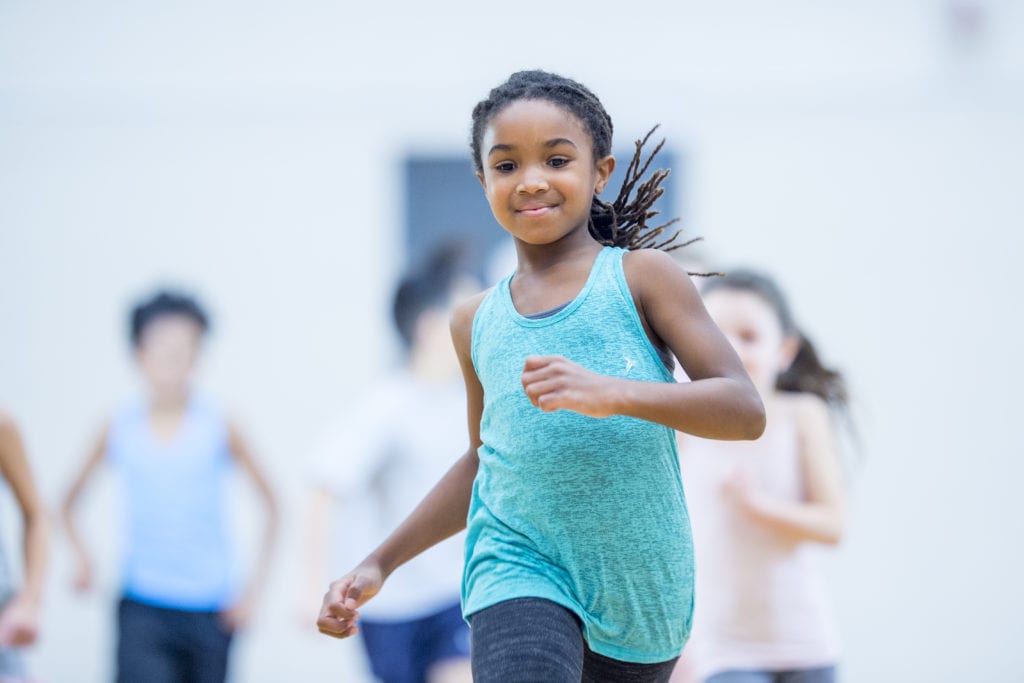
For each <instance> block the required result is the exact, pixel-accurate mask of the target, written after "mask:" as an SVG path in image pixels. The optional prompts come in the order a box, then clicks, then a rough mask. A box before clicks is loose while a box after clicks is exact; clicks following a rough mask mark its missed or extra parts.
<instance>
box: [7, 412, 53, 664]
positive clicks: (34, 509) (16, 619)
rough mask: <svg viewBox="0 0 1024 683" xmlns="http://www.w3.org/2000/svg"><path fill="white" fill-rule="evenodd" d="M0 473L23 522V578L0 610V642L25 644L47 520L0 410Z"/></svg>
mask: <svg viewBox="0 0 1024 683" xmlns="http://www.w3.org/2000/svg"><path fill="white" fill-rule="evenodd" d="M0 473H2V474H3V477H4V479H6V480H7V482H8V483H9V484H10V486H11V490H12V491H13V493H14V497H15V498H16V499H17V502H18V507H19V508H20V509H21V517H22V521H23V523H24V529H25V530H24V540H23V543H24V553H25V578H24V585H23V586H22V589H21V591H19V592H18V594H17V595H16V596H15V597H14V598H13V599H12V600H11V601H10V602H8V603H7V605H6V606H5V607H4V609H3V612H2V613H0V644H2V645H5V646H8V647H9V646H19V645H29V644H31V643H32V642H34V641H35V639H36V631H37V628H38V622H37V619H38V612H39V605H40V602H41V601H42V592H43V576H44V574H45V573H46V545H47V526H48V525H47V520H46V512H45V510H44V509H43V504H42V502H41V501H40V499H39V492H38V490H37V489H36V486H35V482H34V481H33V478H32V469H31V467H30V466H29V463H28V458H27V457H26V456H25V448H24V445H23V443H22V440H21V435H20V433H19V432H18V429H17V426H16V425H15V424H14V421H13V420H11V419H10V418H8V417H7V416H6V415H4V414H2V413H0Z"/></svg>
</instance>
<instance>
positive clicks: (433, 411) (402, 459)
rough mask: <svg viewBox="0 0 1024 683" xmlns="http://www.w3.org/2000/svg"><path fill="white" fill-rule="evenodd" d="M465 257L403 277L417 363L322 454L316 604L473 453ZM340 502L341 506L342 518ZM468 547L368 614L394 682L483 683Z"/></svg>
mask: <svg viewBox="0 0 1024 683" xmlns="http://www.w3.org/2000/svg"><path fill="white" fill-rule="evenodd" d="M458 260H459V251H458V250H457V249H455V248H453V247H452V246H445V247H442V248H441V249H439V250H438V251H437V253H435V254H433V255H432V257H431V258H430V259H429V260H428V261H427V262H426V263H425V264H423V265H421V266H420V267H419V268H417V269H414V270H412V271H411V272H410V273H408V274H407V275H406V276H405V277H403V278H402V280H401V282H400V283H399V285H398V287H397V288H396V291H395V294H394V301H393V308H392V312H393V318H394V323H395V329H396V331H397V332H398V334H399V336H400V337H401V339H402V341H403V343H404V345H405V351H406V354H405V360H404V362H403V363H402V366H401V367H400V368H398V369H397V370H396V371H394V372H392V373H390V374H389V375H388V376H387V377H385V378H384V379H383V381H381V382H379V383H378V384H377V385H376V386H375V387H374V389H373V390H372V391H371V392H370V393H369V394H368V395H365V396H361V397H360V398H359V400H358V401H356V402H355V405H354V406H353V407H352V409H351V410H350V411H346V415H345V418H344V419H343V420H342V421H340V422H339V424H337V425H336V426H335V427H334V428H333V429H332V430H331V431H330V432H329V433H328V434H326V435H325V437H324V438H323V439H322V442H321V443H320V445H319V447H318V448H317V452H316V453H315V458H314V468H313V472H312V473H313V494H312V498H311V500H310V514H309V531H310V534H309V535H308V538H307V547H306V551H307V552H306V560H307V562H306V568H307V570H308V577H307V581H306V586H307V587H308V588H311V589H313V590H316V591H317V593H316V599H319V595H320V593H319V589H320V587H321V586H322V582H323V576H324V571H323V570H324V569H325V566H326V565H327V564H328V563H329V564H330V565H331V566H332V567H335V566H338V560H340V561H343V562H345V563H346V564H347V563H351V562H355V561H357V560H359V559H361V555H358V554H355V553H366V552H369V551H370V550H372V548H373V545H372V543H373V542H374V541H375V540H376V539H378V538H379V537H380V536H381V535H382V534H384V533H387V532H388V531H389V530H390V529H392V528H393V527H394V526H395V525H396V524H398V523H399V522H401V521H402V519H404V518H405V517H406V516H407V515H408V514H409V513H410V512H411V511H412V509H413V507H414V506H415V505H416V503H417V502H418V501H419V500H420V499H422V498H423V496H424V495H426V494H427V492H429V490H430V487H431V485H432V484H433V483H434V482H435V481H437V480H438V479H439V478H440V477H441V476H442V475H443V474H444V473H445V471H446V470H447V469H448V467H449V466H450V465H451V461H452V455H453V453H457V452H458V449H459V448H461V447H463V446H464V445H465V435H464V430H465V426H464V425H465V419H466V397H465V392H464V391H463V389H462V384H461V380H460V374H459V364H458V359H457V358H456V356H455V352H454V350H453V349H452V346H451V340H450V336H449V334H448V318H449V316H450V315H451V311H452V306H453V305H454V304H455V301H456V299H457V298H460V297H464V296H468V295H470V294H472V293H474V292H475V291H478V289H479V288H478V287H473V286H472V284H471V280H470V279H469V278H468V276H467V275H466V274H465V273H464V272H463V271H462V270H460V268H459V266H458ZM332 502H333V503H337V504H338V510H337V513H336V514H333V515H332V514H331V509H330V508H331V503H332ZM331 518H337V519H344V520H345V523H344V525H342V526H341V528H340V529H339V531H340V532H341V533H340V534H332V536H335V537H338V538H340V539H342V540H343V541H344V542H343V544H342V546H343V550H344V551H345V556H344V557H332V558H330V562H328V558H326V557H325V556H324V555H325V553H324V552H323V548H324V547H325V539H326V537H327V536H328V529H329V526H330V524H329V522H330V520H331ZM360 539H365V541H361V540H360ZM461 541H462V538H461V537H457V538H450V539H448V540H446V541H443V542H442V543H440V544H438V545H437V546H435V547H434V548H431V550H430V551H429V552H426V553H423V554H421V555H419V556H418V557H416V558H415V559H413V560H412V561H410V562H409V563H408V564H406V565H405V566H403V567H402V568H401V569H400V570H398V571H397V572H396V573H395V574H394V575H392V577H391V579H390V581H389V584H388V588H389V590H388V591H387V593H385V594H383V595H382V596H380V599H378V600H375V601H374V602H373V603H371V604H369V605H367V606H366V608H365V609H364V610H363V620H362V634H361V636H362V638H361V640H362V643H363V646H364V649H365V652H366V655H367V658H368V660H369V663H370V667H371V669H372V671H373V674H374V676H375V677H376V678H377V679H378V680H380V681H382V682H383V683H425V682H426V681H430V683H441V682H442V681H443V682H445V683H455V682H456V681H464V682H466V683H468V682H469V681H470V680H471V678H470V672H469V628H468V626H467V625H466V622H465V621H464V620H463V619H462V613H461V611H460V609H459V581H460V579H461V576H462V544H461ZM326 545H327V546H329V547H335V545H336V544H334V543H330V544H326ZM360 546H365V547H360ZM314 587H315V588H314ZM309 597H310V598H312V596H309ZM311 604H312V603H311ZM307 610H308V607H307Z"/></svg>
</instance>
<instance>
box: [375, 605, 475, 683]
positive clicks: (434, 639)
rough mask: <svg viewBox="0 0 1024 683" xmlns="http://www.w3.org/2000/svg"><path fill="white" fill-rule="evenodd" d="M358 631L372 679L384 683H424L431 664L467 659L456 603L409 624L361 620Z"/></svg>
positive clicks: (463, 624) (466, 637) (466, 633)
mask: <svg viewBox="0 0 1024 683" xmlns="http://www.w3.org/2000/svg"><path fill="white" fill-rule="evenodd" d="M359 630H360V633H361V634H362V636H363V646H364V647H365V648H366V654H367V656H368V657H369V659H370V668H371V669H372V670H373V675H374V676H376V677H377V678H378V679H379V680H381V681H383V682H384V683H425V681H426V680H427V671H428V670H429V669H430V668H431V667H432V666H434V665H435V664H437V663H439V662H443V661H445V660H450V659H467V658H468V657H469V626H468V625H467V624H466V622H465V621H464V620H463V618H462V609H461V607H460V605H459V603H455V604H454V605H452V606H451V607H448V608H446V609H443V610H441V611H440V612H436V613H434V614H430V615H428V616H425V617H422V618H420V619H413V620H410V621H372V620H367V619H362V620H361V622H360V626H359Z"/></svg>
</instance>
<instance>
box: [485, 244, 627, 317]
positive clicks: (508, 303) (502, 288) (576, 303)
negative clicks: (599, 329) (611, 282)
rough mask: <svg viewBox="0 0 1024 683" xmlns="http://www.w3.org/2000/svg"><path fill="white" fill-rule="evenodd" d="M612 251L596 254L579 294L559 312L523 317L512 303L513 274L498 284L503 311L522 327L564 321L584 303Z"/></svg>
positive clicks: (608, 248) (604, 250) (607, 249)
mask: <svg viewBox="0 0 1024 683" xmlns="http://www.w3.org/2000/svg"><path fill="white" fill-rule="evenodd" d="M612 251H613V247H603V248H602V249H601V251H599V252H597V256H596V257H595V258H594V263H593V264H591V266H590V274H589V275H587V281H586V282H585V283H583V288H582V289H580V291H579V294H577V295H576V296H575V297H574V298H573V299H572V300H571V301H569V302H568V303H566V304H564V305H563V307H562V308H561V309H560V310H556V311H555V312H554V313H552V314H551V315H547V316H543V317H539V318H535V317H529V316H525V315H523V314H522V313H520V312H519V311H518V310H517V309H516V305H515V303H514V302H513V301H512V278H513V277H514V276H515V273H513V274H512V275H509V276H508V277H506V278H505V279H504V280H502V281H501V283H500V284H499V292H500V296H501V300H502V303H503V304H504V307H505V310H506V311H507V312H508V314H509V316H510V317H511V318H512V320H514V321H515V322H516V323H518V324H519V325H521V326H523V327H545V326H547V325H553V324H555V323H557V322H560V321H562V320H565V319H566V318H568V317H569V316H570V315H572V314H573V313H574V312H575V311H576V309H578V308H579V307H580V306H582V305H583V302H584V301H586V299H587V295H588V294H590V291H591V290H592V289H593V288H594V285H595V284H596V282H597V278H598V275H599V273H600V272H601V270H602V268H603V266H604V261H605V260H606V259H607V258H608V257H609V256H610V254H611V253H612ZM549 310H550V309H549ZM544 312H545V311H541V313H544Z"/></svg>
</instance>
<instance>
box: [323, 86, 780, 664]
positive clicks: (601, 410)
mask: <svg viewBox="0 0 1024 683" xmlns="http://www.w3.org/2000/svg"><path fill="white" fill-rule="evenodd" d="M611 137H612V123H611V118H610V117H609V116H608V114H607V112H605V110H604V107H603V106H602V105H601V102H600V101H599V100H598V99H597V97H596V96H594V94H593V93H591V92H590V91H589V90H588V89H587V88H585V87H584V86H582V85H580V84H579V83H577V82H575V81H572V80H569V79H567V78H563V77H560V76H556V75H554V74H549V73H545V72H542V71H527V72H520V73H516V74H513V75H512V76H511V77H510V78H509V80H508V81H507V82H506V83H504V84H502V85H501V86H499V87H497V88H495V89H494V90H492V91H491V93H490V96H489V97H488V98H487V99H486V100H483V101H482V102H480V103H479V104H477V106H476V107H475V109H474V110H473V129H472V151H473V162H474V164H475V167H476V175H477V178H478V179H479V180H480V184H481V185H482V186H483V190H484V194H485V195H486V198H487V201H488V203H489V204H490V207H491V210H492V212H493V213H494V216H495V218H496V219H497V220H498V222H499V223H500V224H501V226H502V227H503V228H504V229H505V230H507V231H508V232H509V233H510V234H511V236H512V238H513V239H514V241H515V245H516V254H517V259H518V265H517V268H516V271H515V273H513V274H512V275H511V276H509V277H507V278H505V279H504V280H502V282H500V283H499V284H498V285H497V286H496V287H494V288H493V289H491V290H489V291H487V292H484V293H483V294H481V295H478V296H476V297H474V298H472V299H470V300H469V301H468V302H466V303H465V304H463V305H461V306H459V307H458V308H457V309H456V311H455V313H454V314H453V316H452V336H453V339H454V342H455V347H456V351H457V354H458V357H459V361H460V365H461V367H462V372H463V376H464V379H465V384H466V391H467V402H468V407H469V408H468V412H469V438H470V448H469V450H468V451H467V452H466V453H465V454H464V455H463V456H462V457H461V458H460V459H459V460H457V461H456V463H455V464H454V465H453V466H452V468H451V469H450V470H449V471H448V473H447V474H446V475H445V476H444V478H442V479H441V481H440V482H439V483H438V484H437V486H436V487H435V488H434V489H433V490H432V491H431V493H430V494H428V495H427V497H426V498H425V499H424V500H423V502H422V503H421V504H420V505H419V506H418V507H417V508H416V510H415V511H414V512H413V513H412V514H411V515H410V516H409V517H408V518H407V519H406V521H405V522H403V523H402V524H401V525H400V526H399V527H398V529H397V530H396V531H395V532H394V533H392V535H391V536H390V537H388V539H387V540H385V541H384V543H383V544H381V545H380V546H379V547H378V548H377V549H376V550H375V551H374V552H372V553H371V554H370V555H369V556H368V557H367V558H366V559H365V560H364V561H363V562H362V563H361V564H360V565H359V566H357V567H356V568H355V569H354V570H353V571H352V572H351V573H349V574H348V575H346V576H345V577H343V578H341V579H339V580H337V581H335V582H334V583H332V584H331V587H330V590H329V591H328V593H327V594H326V595H325V596H324V604H323V607H322V609H321V612H320V617H319V619H318V622H317V623H318V626H319V628H320V630H321V631H322V632H324V633H326V634H328V635H331V636H335V637H339V638H343V637H346V636H349V635H351V634H353V633H355V632H356V631H357V629H358V626H357V618H358V609H357V608H358V606H359V605H361V604H362V603H363V602H365V601H366V600H368V599H370V598H371V597H372V596H373V595H374V594H376V593H377V592H378V591H379V590H380V589H381V586H382V584H383V583H384V581H385V580H386V579H387V577H388V575H389V574H391V572H393V571H394V570H395V568H396V567H397V566H399V565H400V564H402V563H403V562H406V561H408V560H409V559H410V558H412V557H414V556H415V555H417V554H418V553H420V552H422V551H423V550H424V549H426V548H428V547H430V546H431V545H433V544H435V543H437V542H439V541H441V540H442V539H444V538H447V537H448V536H451V535H452V534H454V533H456V532H458V531H459V530H461V529H462V528H463V527H467V538H466V562H465V569H464V574H463V589H462V592H463V596H462V597H463V613H464V615H465V616H466V618H467V619H468V620H469V621H470V625H471V629H472V669H473V676H474V680H475V681H478V682H479V683H488V682H491V681H502V682H503V683H505V682H509V681H546V682H558V681H572V682H574V683H575V682H578V681H581V680H588V681H591V680H596V681H634V680H635V681H664V680H667V679H668V677H669V675H670V673H671V670H672V667H673V665H674V660H675V659H676V657H677V656H678V655H679V652H680V651H681V649H682V646H683V643H684V642H685V640H686V637H687V634H688V631H689V625H690V613H691V605H692V585H693V567H692V552H691V544H690V530H689V520H688V517H687V512H686V505H685V502H684V499H683V491H682V485H681V483H680V479H679V471H678V462H677V460H676V447H675V434H674V432H673V430H675V429H679V430H683V431H687V432H692V433H694V434H697V435H699V436H704V437H709V438H720V439H753V438H757V437H758V436H759V435H760V434H761V431H762V429H763V428H764V411H763V407H762V405H761V401H760V399H759V397H758V395H757V392H756V390H755V389H754V387H753V385H752V384H751V382H750V379H749V378H748V377H747V375H746V373H745V372H744V370H743V366H742V364H741V363H740V361H739V359H738V358H737V357H736V354H735V353H734V352H733V351H732V349H731V348H730V347H729V344H728V342H727V341H726V340H725V338H724V337H723V336H722V334H721V333H720V332H719V331H718V328H716V327H715V325H714V323H713V322H712V321H711V319H710V317H709V316H708V315H707V313H706V312H705V310H704V307H703V305H702V304H701V301H700V297H699V296H698V295H697V293H696V291H695V290H694V287H693V285H692V284H691V283H690V281H689V278H688V277H687V275H686V273H685V272H684V271H683V270H682V269H681V268H679V267H678V265H677V264H676V263H675V261H673V260H672V259H671V257H669V256H668V255H667V254H664V253H661V252H660V251H657V250H655V249H637V247H643V246H648V245H651V244H653V241H654V240H655V239H656V238H657V235H658V233H659V231H660V228H655V229H648V227H647V225H646V222H645V221H646V219H647V218H649V217H650V216H652V215H654V213H655V212H653V211H651V210H650V206H651V203H653V201H654V200H655V199H657V197H658V196H659V195H660V194H661V191H662V190H661V188H659V187H658V184H659V183H660V181H661V180H662V179H663V178H664V177H665V176H666V175H667V173H666V172H659V173H656V174H655V175H654V177H653V178H652V179H651V180H650V181H648V182H645V183H643V184H641V185H640V186H639V187H637V197H636V199H635V201H633V202H630V201H629V199H628V198H629V195H630V193H631V191H632V189H633V188H634V187H635V186H636V184H637V182H638V180H639V177H640V176H641V175H642V174H643V172H644V171H645V170H646V164H644V165H643V168H641V167H640V163H639V161H640V159H639V155H640V149H639V147H640V146H641V145H642V143H638V149H637V156H636V157H635V158H634V160H633V163H631V164H630V167H629V170H628V171H627V173H626V179H625V182H624V183H623V189H622V193H621V194H620V196H619V197H618V199H616V200H615V202H613V203H611V204H608V203H605V202H603V201H601V200H600V199H598V198H597V196H596V195H597V194H599V193H600V192H601V191H602V190H603V189H604V187H605V185H606V184H607V183H608V180H609V178H610V176H611V174H612V170H613V169H614V167H615V159H614V158H613V157H612V156H611V155H610V153H609V150H610V148H611ZM655 151H657V150H655ZM652 156H653V155H652ZM647 163H648V164H649V163H650V159H648V162H647ZM662 227H664V226H662ZM670 241H671V240H670ZM659 246H664V244H662V245H659ZM624 247H625V248H624ZM628 249H636V250H635V251H628ZM669 352H671V353H673V354H675V356H676V357H678V358H679V359H680V360H681V362H682V363H683V365H684V367H685V369H686V372H687V374H688V376H689V377H691V378H692V379H693V381H692V382H689V383H686V384H675V383H674V382H673V379H672V373H671V371H670V364H671V361H669V364H666V362H665V361H664V360H663V359H664V358H667V357H668V355H667V354H668V353H669ZM467 513H468V514H467Z"/></svg>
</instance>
